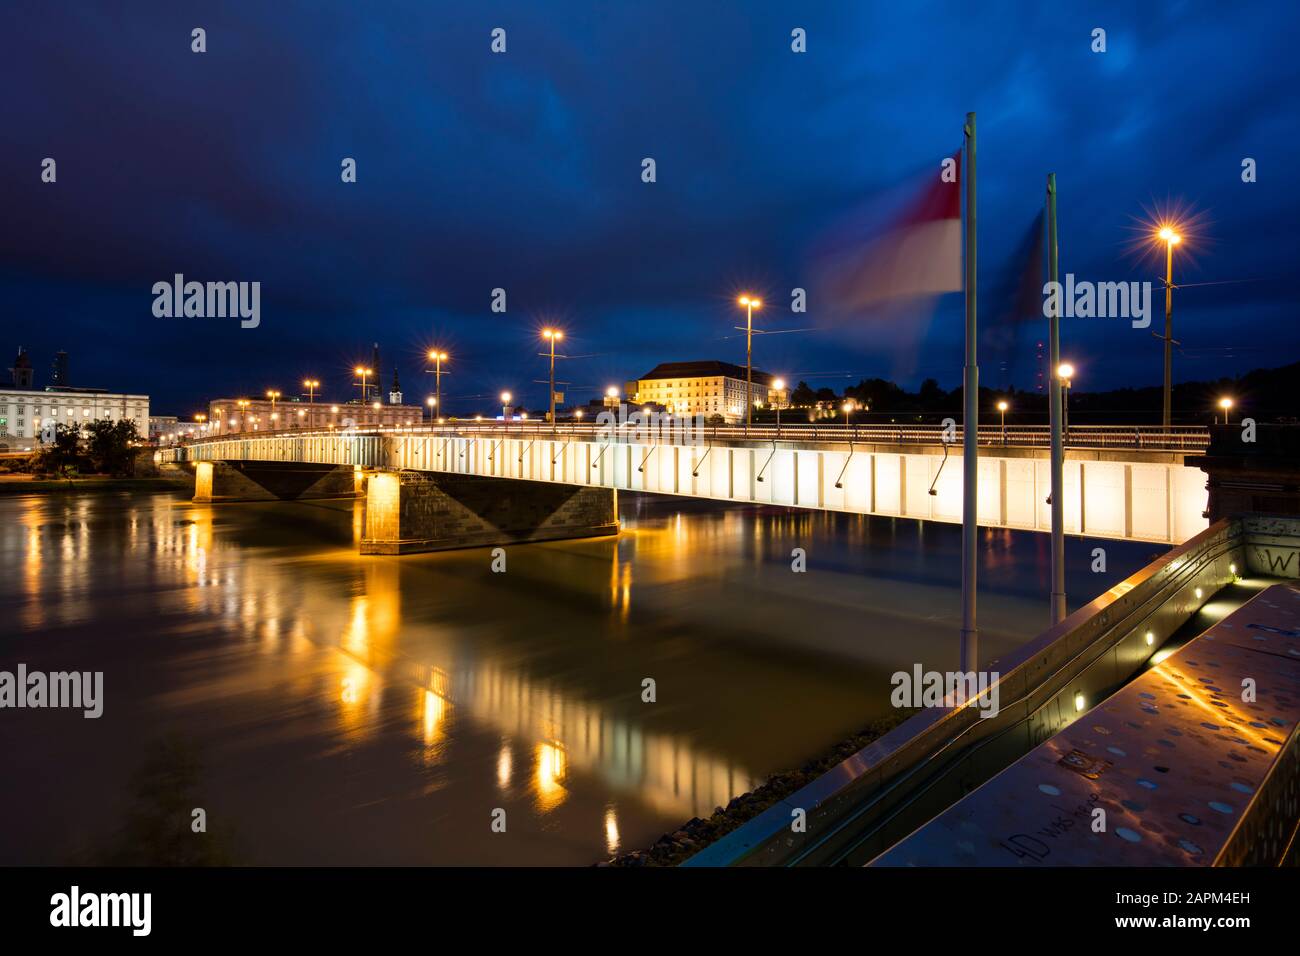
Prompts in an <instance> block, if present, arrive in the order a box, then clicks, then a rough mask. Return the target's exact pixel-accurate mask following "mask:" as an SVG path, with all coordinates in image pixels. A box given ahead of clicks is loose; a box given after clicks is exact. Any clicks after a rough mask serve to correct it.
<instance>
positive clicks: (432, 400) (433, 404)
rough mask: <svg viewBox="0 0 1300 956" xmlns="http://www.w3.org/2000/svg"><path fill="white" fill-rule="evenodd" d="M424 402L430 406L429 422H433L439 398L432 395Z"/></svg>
mask: <svg viewBox="0 0 1300 956" xmlns="http://www.w3.org/2000/svg"><path fill="white" fill-rule="evenodd" d="M424 404H426V405H428V406H429V423H430V424H433V416H434V414H435V413H434V409H435V408H437V407H438V400H437V399H436V398H434V397H433V396H432V395H430V396H429V397H428V398H426V399H425V400H424Z"/></svg>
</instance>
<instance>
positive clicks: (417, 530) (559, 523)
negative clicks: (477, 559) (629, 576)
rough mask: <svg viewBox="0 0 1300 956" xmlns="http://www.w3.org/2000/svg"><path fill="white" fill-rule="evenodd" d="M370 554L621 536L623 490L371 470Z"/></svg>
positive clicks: (366, 532) (366, 549)
mask: <svg viewBox="0 0 1300 956" xmlns="http://www.w3.org/2000/svg"><path fill="white" fill-rule="evenodd" d="M365 477H366V491H365V518H364V522H363V530H362V534H361V553H362V554H412V553H415V552H420V551H443V550H448V549H451V548H472V547H484V546H488V545H499V544H500V545H504V544H518V543H523V542H526V541H555V540H559V539H562V538H594V537H601V536H605V535H614V534H618V492H617V491H616V490H615V489H613V488H603V487H592V486H589V485H588V486H580V485H561V484H554V483H551V482H545V481H524V480H520V479H517V478H490V477H483V476H478V475H460V474H446V473H441V472H418V471H371V472H367V473H366V476H365Z"/></svg>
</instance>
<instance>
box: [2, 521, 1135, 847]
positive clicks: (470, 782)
mask: <svg viewBox="0 0 1300 956" xmlns="http://www.w3.org/2000/svg"><path fill="white" fill-rule="evenodd" d="M620 500H621V502H622V508H623V520H624V528H625V533H624V534H623V535H621V536H620V537H619V538H617V539H599V540H592V541H581V542H559V543H552V544H547V545H537V546H530V547H521V548H514V549H511V555H510V566H509V567H510V570H509V573H508V574H506V575H493V574H492V573H491V572H490V570H489V568H488V560H487V558H486V554H487V552H486V551H485V550H473V551H466V552H454V553H447V554H440V555H423V556H411V557H406V558H400V559H398V558H388V557H367V558H361V557H360V556H359V555H358V554H357V553H356V551H355V546H354V538H355V536H356V534H357V533H358V528H359V524H358V521H359V515H358V512H359V505H357V506H354V505H353V504H351V503H311V504H307V503H301V504H293V505H288V504H273V505H239V506H230V505H225V506H221V505H218V506H213V505H195V504H191V503H190V502H188V501H186V500H183V499H180V498H173V497H167V496H154V497H131V496H98V497H96V496H85V497H79V498H68V499H54V498H49V499H25V500H22V501H6V502H0V511H2V512H3V513H2V514H0V556H2V557H3V559H4V560H5V564H6V567H10V568H18V567H21V574H18V575H14V576H12V577H10V578H9V579H8V580H6V581H4V582H3V583H0V601H3V608H0V610H2V611H3V613H4V620H6V621H7V622H10V625H13V626H14V627H15V628H16V629H11V633H9V634H7V635H6V637H5V638H4V643H3V644H0V650H2V651H3V657H4V660H5V661H10V660H19V659H21V660H25V661H27V662H28V663H29V665H30V666H33V667H36V666H40V663H41V657H42V654H43V653H45V652H46V651H47V650H48V651H49V652H50V653H52V654H56V655H58V656H59V658H60V659H75V666H78V667H82V668H90V667H94V668H96V669H103V670H104V671H105V672H106V685H107V686H108V687H109V688H110V693H111V694H112V695H113V696H112V697H111V698H110V699H111V701H112V705H111V706H110V707H109V708H108V709H107V711H106V715H105V718H104V719H103V721H102V727H99V728H96V729H97V731H98V736H97V738H96V741H97V742H95V743H94V744H92V743H91V742H90V740H89V739H88V737H87V736H86V735H84V734H72V735H68V734H60V733H59V732H58V730H56V729H55V725H54V724H53V723H52V722H49V721H33V720H32V719H30V715H27V717H26V718H25V720H24V722H23V723H22V724H21V727H22V732H21V734H20V733H19V730H18V729H17V728H18V727H19V724H18V723H11V724H10V725H9V726H8V727H6V728H5V729H4V730H0V734H3V735H4V736H3V737H0V740H3V742H4V743H5V744H6V745H7V746H8V745H10V744H12V745H13V749H14V752H15V754H16V755H17V756H16V762H17V763H18V764H19V765H21V764H22V763H23V762H24V761H26V762H27V764H28V769H29V771H30V772H31V773H33V774H36V775H37V778H39V774H40V773H41V772H42V771H41V768H42V767H47V766H48V762H49V760H51V759H59V760H60V765H61V766H69V767H82V768H83V769H82V770H81V771H80V772H81V773H82V774H83V775H84V779H82V780H80V781H77V784H79V785H74V786H73V787H69V788H64V789H65V790H66V791H67V792H61V793H60V795H59V796H58V797H57V799H55V800H53V801H49V800H46V801H42V800H41V799H39V795H38V794H37V793H36V792H35V791H31V790H24V789H22V788H11V790H10V791H9V792H8V793H6V794H4V795H3V796H2V797H0V812H5V813H7V814H9V815H10V816H9V818H18V819H25V820H26V819H31V820H33V821H34V822H33V827H32V833H31V834H29V835H25V836H24V837H23V838H22V839H21V845H20V846H19V847H18V848H17V849H16V850H14V851H11V852H15V853H16V854H17V855H16V857H15V859H14V860H13V861H15V862H58V860H57V859H52V858H50V857H49V856H48V855H43V854H46V853H47V852H48V851H47V850H46V849H45V847H47V846H48V845H49V840H50V839H52V838H50V835H51V834H55V833H57V832H58V827H59V820H60V819H69V818H78V819H88V820H91V821H97V820H98V821H99V826H100V828H103V827H106V826H108V824H109V821H107V820H100V819H99V818H100V817H102V815H103V814H104V813H105V812H106V811H105V810H104V809H103V805H104V801H95V800H94V799H92V795H93V794H94V793H97V792H100V791H103V790H105V789H106V788H111V786H112V780H113V779H114V778H113V772H110V771H106V770H104V763H103V761H104V759H110V758H111V759H112V760H114V761H116V762H117V763H120V764H121V765H123V766H129V765H130V764H131V762H132V760H133V759H134V753H135V751H136V750H138V748H139V747H140V746H141V744H142V741H143V739H144V738H145V737H146V736H147V734H148V733H150V732H155V731H157V730H158V729H160V728H167V729H172V728H188V729H190V730H191V731H192V732H195V733H200V734H203V735H205V736H206V739H207V740H208V746H209V748H210V749H214V750H215V752H216V753H217V754H218V755H219V757H218V759H217V760H216V768H215V774H214V785H215V786H216V787H217V788H218V794H217V796H216V797H215V798H214V799H215V800H217V801H218V802H221V801H224V802H225V803H226V804H227V805H228V810H227V812H228V814H229V815H230V816H232V817H234V818H236V820H237V823H238V824H239V826H240V828H241V829H242V830H243V831H244V832H246V833H248V834H249V835H250V836H251V837H252V838H253V839H251V840H250V843H251V844H252V845H253V846H254V847H256V848H257V849H256V850H255V851H254V855H253V856H252V858H251V859H249V860H247V862H259V863H297V862H322V861H324V862H428V863H438V862H460V863H465V862H469V863H474V862H592V861H594V860H596V859H599V858H601V857H602V856H604V855H606V854H610V853H615V852H618V851H619V850H620V849H628V848H632V847H635V846H639V845H643V844H646V843H648V842H650V841H652V840H653V839H654V838H655V837H657V836H658V834H659V833H661V832H663V831H664V830H665V829H669V828H673V827H675V826H677V825H678V824H679V823H680V822H682V821H683V820H685V819H687V818H689V817H691V816H706V815H708V814H709V813H710V812H711V811H712V810H713V808H714V807H715V806H718V805H725V804H726V803H727V802H728V801H729V800H730V799H731V798H732V797H733V796H735V795H737V794H739V793H742V792H744V791H746V790H748V789H750V788H751V787H752V786H754V785H755V784H756V783H757V782H759V781H760V780H761V779H762V778H763V777H764V776H766V775H767V774H768V773H770V772H772V771H774V770H777V769H782V768H785V767H789V766H794V765H797V764H799V763H801V762H802V761H803V760H805V759H807V758H808V757H810V756H812V755H814V754H816V753H817V752H819V751H821V750H822V749H823V748H825V747H826V746H828V745H829V744H831V743H833V742H835V741H836V740H837V739H839V737H841V736H843V735H844V734H845V733H848V732H851V731H852V730H855V729H857V727H859V726H861V725H862V724H863V723H865V722H866V721H867V720H869V719H870V718H872V717H873V716H876V715H878V714H880V713H883V712H884V711H885V709H887V703H886V702H887V697H888V688H889V685H888V674H889V673H890V672H891V671H892V670H896V669H898V668H899V667H901V666H909V667H910V664H911V662H912V661H916V660H918V659H920V660H922V661H925V662H927V665H929V664H930V663H933V664H936V665H937V664H939V663H941V662H943V661H947V660H948V659H949V658H951V657H955V653H956V649H955V642H954V641H953V640H952V639H951V637H952V633H955V630H954V629H953V626H952V625H953V621H955V620H956V617H957V615H958V614H959V608H958V607H957V601H956V591H955V587H954V584H955V580H959V577H958V569H957V562H956V553H957V548H958V544H959V538H958V537H956V536H955V535H954V534H952V533H948V529H946V526H921V525H917V524H915V523H912V522H898V521H889V520H883V521H882V520H880V519H876V520H871V519H866V518H859V517H856V516H848V515H833V514H827V513H819V512H803V511H797V510H788V511H787V510H782V509H762V508H745V507H727V508H721V507H718V506H713V505H709V504H708V503H699V502H688V503H685V504H683V503H682V502H678V501H674V500H673V499H664V498H661V499H655V498H651V497H645V496H636V495H626V496H621V498H620ZM952 530H954V531H955V529H952ZM1027 537H1029V536H1025V535H1019V534H1017V533H1015V532H1007V531H1002V530H999V531H990V532H989V533H988V535H987V536H986V540H985V545H986V547H985V551H984V560H985V566H984V568H982V573H985V574H987V575H988V580H989V581H990V582H991V593H990V595H989V597H988V599H987V601H986V604H985V605H984V610H987V611H988V614H989V618H988V619H989V621H990V625H989V630H988V631H987V632H986V635H985V638H986V642H987V644H988V645H991V646H993V647H995V648H996V647H997V646H998V644H999V641H1001V642H1002V644H1003V645H1004V646H1014V644H1015V643H1016V642H1018V641H1019V640H1022V639H1023V638H1024V637H1026V636H1029V635H1030V634H1032V633H1033V632H1034V630H1035V628H1034V627H1033V625H1032V624H1029V625H1026V624H1025V623H1024V621H1023V618H1024V617H1025V611H1026V606H1027V602H1026V601H1025V600H1023V599H1022V598H1021V597H1020V596H1019V595H1020V593H1021V592H1022V591H1029V592H1030V593H1034V592H1033V584H1032V579H1033V578H1034V576H1035V575H1036V574H1037V573H1038V569H1037V567H1036V565H1035V564H1034V562H1035V561H1036V556H1035V554H1036V551H1035V549H1036V544H1034V543H1033V542H1032V541H1027V540H1026V538H1027ZM794 546H799V547H803V548H805V549H806V550H807V552H808V559H809V569H810V570H809V573H806V574H794V573H792V572H791V570H790V564H789V561H790V558H789V555H790V550H791V548H792V547H794ZM1026 555H1029V558H1028V563H1026ZM1144 557H1145V555H1141V554H1137V553H1135V554H1134V555H1133V556H1132V561H1131V562H1128V563H1130V564H1131V565H1132V567H1136V565H1137V564H1138V563H1141V561H1140V559H1142V558H1144ZM949 558H951V559H952V560H951V567H949V566H948V559H949ZM1110 564H1111V566H1112V570H1113V571H1114V574H1113V575H1112V577H1113V578H1116V579H1117V578H1118V577H1122V576H1123V574H1126V573H1128V571H1129V570H1131V569H1132V567H1126V566H1125V565H1126V561H1125V558H1124V556H1123V555H1116V554H1115V553H1114V549H1113V548H1112V550H1111V559H1110ZM1027 582H1028V583H1027ZM1105 583H1108V582H1098V583H1097V584H1096V590H1101V589H1102V588H1103V587H1104V586H1105ZM1094 593H1095V592H1094ZM1081 596H1082V595H1081ZM1088 596H1089V597H1090V596H1091V595H1088ZM1037 598H1038V595H1037V594H1036V593H1035V594H1034V603H1033V604H1029V605H1028V606H1029V607H1031V608H1032V609H1033V610H1034V611H1035V612H1037V610H1038V608H1037ZM1044 613H1045V612H1044ZM1016 621H1018V622H1019V623H1018V624H1008V622H1016ZM6 626H7V627H8V626H9V625H6ZM647 676H651V677H654V678H655V680H656V682H657V684H658V687H659V699H658V702H656V703H653V704H647V703H644V702H643V701H642V700H641V698H640V690H641V681H642V680H643V679H644V678H645V677H647ZM101 751H102V753H101ZM96 755H99V759H97V757H96ZM14 779H32V778H30V777H26V778H25V777H22V776H21V775H20V776H16V777H15V778H14ZM498 805H500V806H505V807H507V808H509V811H510V821H511V822H510V827H509V829H508V831H507V832H508V833H510V834H515V835H517V836H519V837H521V838H518V839H493V835H492V834H491V833H490V830H489V828H488V826H487V823H486V821H487V819H488V817H487V814H488V812H489V810H490V809H491V808H493V807H495V806H498ZM14 814H17V815H18V816H16V817H15V816H14ZM42 834H45V836H46V838H47V842H46V843H44V844H43V843H42V842H41V839H42ZM325 847H329V848H330V849H329V850H326V849H325ZM339 854H342V855H341V856H340V855H339ZM0 862H10V861H9V860H0Z"/></svg>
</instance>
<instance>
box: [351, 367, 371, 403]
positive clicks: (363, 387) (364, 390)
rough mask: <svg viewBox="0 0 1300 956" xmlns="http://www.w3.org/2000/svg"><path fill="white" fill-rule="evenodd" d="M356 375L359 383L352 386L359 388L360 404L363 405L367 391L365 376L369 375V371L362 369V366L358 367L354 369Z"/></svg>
mask: <svg viewBox="0 0 1300 956" xmlns="http://www.w3.org/2000/svg"><path fill="white" fill-rule="evenodd" d="M356 373H357V376H358V377H359V378H360V379H361V381H360V382H354V383H353V384H356V385H360V386H361V404H362V405H364V404H365V403H366V394H367V391H368V390H367V387H366V376H368V375H369V374H370V369H368V368H363V367H362V366H360V365H358V366H357V367H356Z"/></svg>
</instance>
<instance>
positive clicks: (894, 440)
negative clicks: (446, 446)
mask: <svg viewBox="0 0 1300 956" xmlns="http://www.w3.org/2000/svg"><path fill="white" fill-rule="evenodd" d="M510 433H514V434H518V435H519V436H520V437H521V438H522V437H532V438H533V439H534V440H536V438H537V437H539V436H541V435H542V434H544V433H545V434H553V435H556V436H559V435H564V436H567V439H568V441H572V440H573V439H575V438H577V437H580V436H600V437H607V436H612V437H614V438H615V439H617V440H627V441H638V440H646V441H649V442H651V443H654V444H687V443H693V442H694V441H702V440H727V439H734V440H737V441H745V440H750V441H765V442H766V441H773V440H777V441H782V442H785V443H797V442H800V441H814V442H826V443H836V442H845V443H861V444H871V443H875V444H891V445H941V444H945V443H946V442H948V441H953V440H956V441H961V440H962V436H963V429H962V427H961V426H960V425H958V426H956V428H955V431H954V430H945V429H944V428H943V427H941V426H938V425H898V424H890V425H859V424H850V425H845V424H842V423H808V424H800V423H794V424H790V423H786V422H782V423H781V428H780V430H779V432H778V430H777V429H776V428H775V427H772V426H766V425H751V426H750V427H749V428H748V429H746V428H745V427H744V426H737V425H709V426H704V427H703V428H697V427H692V426H690V424H689V422H687V421H686V420H684V419H674V420H672V422H671V423H668V424H666V425H665V426H664V427H662V428H660V427H654V426H647V425H646V424H644V423H639V422H627V423H625V424H623V425H604V424H596V423H586V422H584V423H576V422H575V423H565V424H559V425H556V426H554V428H552V426H551V425H549V424H548V423H545V422H511V423H508V424H507V423H502V422H458V423H449V424H445V425H420V426H411V427H409V428H405V427H404V428H367V429H353V430H350V431H348V432H346V433H341V432H339V431H336V430H335V431H319V430H317V431H303V430H302V429H297V428H290V429H280V430H279V431H267V432H232V433H227V434H225V435H213V436H208V437H205V438H196V439H193V440H190V441H184V442H178V443H177V444H176V445H174V446H164V448H163V449H162V450H164V451H165V450H167V448H168V447H188V446H191V445H203V444H211V443H214V442H220V441H251V440H257V439H260V438H286V437H295V438H307V437H335V438H337V437H342V436H345V435H346V436H353V435H368V436H381V437H382V436H392V437H410V436H417V435H439V436H443V437H448V436H451V437H456V436H465V437H469V436H472V435H483V434H491V435H497V436H502V435H507V434H510ZM979 439H980V444H981V445H982V446H986V447H1034V448H1038V447H1041V448H1046V447H1049V446H1050V444H1051V432H1050V429H1048V427H1047V426H1045V425H1008V426H1007V427H1006V428H1005V429H1002V428H1000V427H997V426H989V427H988V428H987V429H985V428H981V434H980V436H979ZM1209 443H1210V430H1209V429H1208V428H1207V427H1204V426H1199V425H1175V426H1172V427H1170V428H1164V427H1162V426H1159V425H1071V426H1070V428H1069V431H1068V433H1067V435H1066V446H1067V447H1072V448H1135V449H1141V450H1144V451H1201V450H1204V449H1205V448H1207V447H1208V446H1209Z"/></svg>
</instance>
